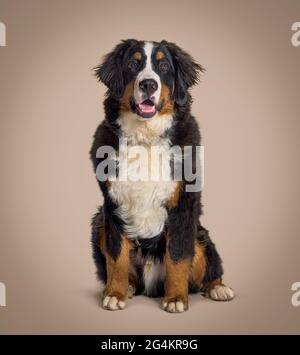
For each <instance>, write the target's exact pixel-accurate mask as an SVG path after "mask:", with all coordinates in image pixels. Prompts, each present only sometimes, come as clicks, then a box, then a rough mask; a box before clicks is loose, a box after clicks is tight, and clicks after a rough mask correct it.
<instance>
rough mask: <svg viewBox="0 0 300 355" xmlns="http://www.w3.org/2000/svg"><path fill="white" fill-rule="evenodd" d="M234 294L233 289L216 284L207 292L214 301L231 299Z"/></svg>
mask: <svg viewBox="0 0 300 355" xmlns="http://www.w3.org/2000/svg"><path fill="white" fill-rule="evenodd" d="M234 296H235V294H234V291H233V289H232V288H230V287H228V286H225V285H216V286H215V287H214V288H213V289H211V290H210V291H209V294H208V297H209V298H211V299H212V300H214V301H231V300H232V299H233V298H234Z"/></svg>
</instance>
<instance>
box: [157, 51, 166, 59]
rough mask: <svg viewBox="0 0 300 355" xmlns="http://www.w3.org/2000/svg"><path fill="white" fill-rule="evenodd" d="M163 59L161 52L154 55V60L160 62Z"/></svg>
mask: <svg viewBox="0 0 300 355" xmlns="http://www.w3.org/2000/svg"><path fill="white" fill-rule="evenodd" d="M164 57H165V55H164V53H163V52H162V51H158V52H157V53H156V55H155V58H156V60H161V59H163V58H164Z"/></svg>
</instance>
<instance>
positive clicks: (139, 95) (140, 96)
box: [134, 42, 161, 105]
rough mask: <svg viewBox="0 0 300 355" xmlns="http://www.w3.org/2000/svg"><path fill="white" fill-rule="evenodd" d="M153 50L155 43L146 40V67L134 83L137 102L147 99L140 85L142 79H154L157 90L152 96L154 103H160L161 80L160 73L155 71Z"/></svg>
mask: <svg viewBox="0 0 300 355" xmlns="http://www.w3.org/2000/svg"><path fill="white" fill-rule="evenodd" d="M152 51H153V43H152V42H145V45H144V52H145V55H146V66H145V68H144V69H143V70H142V71H141V72H140V73H139V74H138V76H137V77H136V80H135V83H134V99H135V102H136V103H137V104H140V103H141V102H142V101H144V100H145V97H144V93H143V92H142V90H141V89H140V87H139V84H140V82H141V81H143V80H145V79H153V80H155V81H156V82H157V90H156V91H155V92H154V93H153V95H152V98H153V99H154V103H155V104H156V105H157V104H158V103H159V98H160V93H161V81H160V77H159V75H157V73H155V71H154V70H153V69H152V59H151V57H152Z"/></svg>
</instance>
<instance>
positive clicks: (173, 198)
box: [166, 182, 182, 209]
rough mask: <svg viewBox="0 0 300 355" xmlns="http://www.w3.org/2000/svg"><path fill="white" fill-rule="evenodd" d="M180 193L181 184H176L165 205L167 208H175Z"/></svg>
mask: <svg viewBox="0 0 300 355" xmlns="http://www.w3.org/2000/svg"><path fill="white" fill-rule="evenodd" d="M181 191H182V184H181V183H180V182H178V183H177V186H176V189H175V191H174V192H173V193H172V195H171V196H170V198H169V199H168V201H167V203H166V206H167V208H170V209H171V208H175V207H176V206H177V204H178V200H179V197H180V194H181Z"/></svg>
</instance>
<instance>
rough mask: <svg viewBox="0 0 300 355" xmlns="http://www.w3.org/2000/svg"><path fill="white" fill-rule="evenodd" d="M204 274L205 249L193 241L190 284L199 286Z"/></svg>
mask: <svg viewBox="0 0 300 355" xmlns="http://www.w3.org/2000/svg"><path fill="white" fill-rule="evenodd" d="M205 272H206V258H205V249H204V247H203V245H201V244H200V243H199V242H198V241H195V255H194V257H193V260H192V264H191V269H190V276H189V280H190V282H191V283H192V284H194V285H196V286H200V285H201V282H202V280H203V278H204V276H205Z"/></svg>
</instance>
